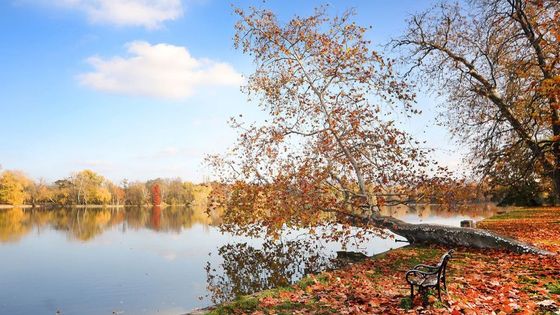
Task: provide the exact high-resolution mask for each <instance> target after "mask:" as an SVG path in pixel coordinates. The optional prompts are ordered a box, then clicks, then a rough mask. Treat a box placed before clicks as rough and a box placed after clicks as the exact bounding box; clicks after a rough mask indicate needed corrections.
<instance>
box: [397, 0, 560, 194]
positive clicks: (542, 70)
mask: <svg viewBox="0 0 560 315" xmlns="http://www.w3.org/2000/svg"><path fill="white" fill-rule="evenodd" d="M394 46H395V47H400V48H404V56H405V58H406V59H407V60H408V61H410V62H411V63H412V65H413V66H412V72H411V73H414V74H418V75H419V76H420V77H421V79H422V81H423V82H427V83H431V85H430V86H431V87H432V88H433V89H434V90H436V91H438V92H442V94H444V95H445V96H446V102H445V109H446V111H445V113H446V115H445V116H444V118H446V119H445V120H444V121H445V122H446V124H447V126H448V127H449V129H450V130H451V132H452V133H453V134H454V135H455V136H457V137H458V138H459V139H460V140H461V143H463V144H466V145H468V147H469V148H470V159H469V160H470V162H472V163H473V165H475V166H476V168H475V169H476V170H477V171H478V172H477V173H478V174H479V175H480V176H481V178H486V179H488V180H489V182H490V183H493V184H495V185H502V186H504V185H505V186H510V187H518V186H520V185H521V186H529V185H532V186H534V183H540V186H541V187H549V188H550V192H551V196H553V198H551V199H553V201H554V202H555V203H559V202H560V112H559V110H560V1H558V0H472V1H468V2H465V3H463V4H461V5H459V4H448V3H445V2H444V3H442V4H440V5H438V6H436V7H434V8H432V9H430V10H428V11H426V12H423V13H420V14H417V15H414V16H412V17H411V18H410V20H409V27H408V31H407V32H406V33H405V34H404V35H403V36H402V37H401V38H399V39H397V40H395V41H394Z"/></svg>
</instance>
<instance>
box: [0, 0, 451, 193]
mask: <svg viewBox="0 0 560 315" xmlns="http://www.w3.org/2000/svg"><path fill="white" fill-rule="evenodd" d="M321 4H328V5H329V7H330V9H329V10H330V11H329V12H330V13H331V14H337V13H342V12H343V11H345V10H346V9H348V8H354V9H355V10H356V12H357V16H356V17H355V19H356V21H357V23H359V24H362V25H372V26H373V28H372V30H371V31H370V33H368V37H369V38H371V39H372V40H373V43H374V45H375V46H376V47H377V48H379V49H381V47H383V45H384V44H385V43H387V42H388V41H389V40H390V39H391V38H393V37H396V36H399V34H401V33H402V32H403V31H404V29H405V26H406V24H405V22H404V21H405V19H406V18H407V16H409V15H410V14H412V13H415V12H418V11H421V10H424V9H426V8H428V7H430V6H431V5H432V1H430V0H424V1H417V0H401V1H394V0H363V1H348V0H347V1H281V0H268V1H262V0H260V1H256V0H255V1H220V0H1V1H0V135H1V137H0V165H1V167H2V169H16V170H22V171H23V172H25V173H26V174H28V175H29V176H30V177H32V178H35V179H38V178H44V179H46V180H48V181H54V180H56V179H60V178H64V177H67V176H69V175H70V174H71V173H72V172H75V171H78V170H82V169H92V170H94V171H96V172H99V173H101V174H102V175H104V176H106V177H107V178H109V179H111V180H113V181H116V182H120V181H121V180H122V179H125V178H126V179H129V180H147V179H150V178H157V177H181V178H183V179H185V180H190V181H194V182H200V181H202V180H203V179H204V178H206V177H207V176H208V175H209V170H208V169H206V168H205V167H204V166H203V163H202V162H203V159H204V156H205V155H206V154H213V153H220V152H225V151H227V148H228V147H230V146H231V145H232V144H233V143H234V140H235V136H236V134H235V132H233V131H232V130H231V129H230V128H229V126H228V124H227V120H228V118H229V117H231V116H234V115H238V114H243V116H244V117H247V119H249V120H250V119H251V118H252V117H258V115H259V113H258V109H257V108H256V106H255V104H254V103H250V102H248V101H247V99H246V96H245V95H243V94H242V93H241V91H240V85H241V84H243V77H244V76H247V75H249V74H250V73H251V71H252V70H253V69H254V68H253V66H252V64H251V60H250V58H249V57H248V56H245V55H243V54H242V53H241V52H240V51H236V50H235V49H234V47H233V42H232V37H233V34H234V29H233V25H234V23H235V22H236V17H235V16H234V14H233V9H232V5H233V6H235V7H241V8H247V7H249V6H257V7H265V8H269V9H272V10H273V11H274V12H276V13H277V14H278V15H279V17H280V20H281V21H288V20H289V19H290V17H292V16H294V15H300V16H304V15H309V14H311V13H312V12H313V8H315V7H317V6H319V5H321ZM436 103H437V100H436V99H435V97H433V96H432V95H430V94H428V93H424V92H422V93H420V94H419V98H418V107H419V108H420V109H422V110H423V115H422V116H421V117H416V118H413V119H411V120H406V121H403V124H404V126H405V128H406V129H407V130H408V131H409V132H411V133H413V134H414V135H416V136H417V137H418V138H420V139H424V140H427V141H428V146H430V147H432V148H435V149H437V151H436V158H437V159H438V160H440V161H441V162H442V163H443V164H445V165H448V166H450V167H451V168H457V167H458V166H457V165H459V162H460V159H461V152H460V150H457V146H456V145H454V144H453V143H452V142H451V140H450V136H449V134H448V133H447V132H446V130H445V129H444V128H443V127H438V126H436V125H435V116H436V113H437V111H438V109H437V108H436V106H435V105H436Z"/></svg>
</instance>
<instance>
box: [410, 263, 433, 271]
mask: <svg viewBox="0 0 560 315" xmlns="http://www.w3.org/2000/svg"><path fill="white" fill-rule="evenodd" d="M421 268H424V269H427V270H428V271H432V270H438V269H439V268H438V267H436V266H430V265H424V264H419V265H416V266H414V268H412V270H421Z"/></svg>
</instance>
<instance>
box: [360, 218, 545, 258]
mask: <svg viewBox="0 0 560 315" xmlns="http://www.w3.org/2000/svg"><path fill="white" fill-rule="evenodd" d="M369 220H370V222H371V221H373V222H374V224H375V225H377V226H380V227H384V228H386V229H388V230H389V231H391V232H393V233H395V234H397V235H399V236H402V237H404V238H406V239H407V240H408V242H410V243H411V244H441V245H446V246H464V247H472V248H488V249H505V250H508V251H512V252H515V253H520V254H525V253H530V254H538V255H554V253H551V252H549V251H546V250H542V249H539V248H537V247H534V246H532V245H530V244H527V243H523V242H520V241H517V240H515V239H512V238H509V237H505V236H501V235H499V234H496V233H493V232H490V231H487V230H482V229H473V228H460V227H451V226H444V225H437V224H411V223H406V222H404V221H402V220H399V219H395V218H393V217H385V216H374V217H372V218H370V219H369Z"/></svg>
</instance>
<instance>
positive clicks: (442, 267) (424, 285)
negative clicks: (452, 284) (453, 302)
mask: <svg viewBox="0 0 560 315" xmlns="http://www.w3.org/2000/svg"><path fill="white" fill-rule="evenodd" d="M453 252H454V251H453V249H451V250H449V251H448V252H447V253H445V254H443V256H441V259H440V261H439V263H438V264H437V265H436V266H430V265H424V264H419V265H416V266H414V268H412V269H411V270H409V271H407V272H406V275H405V277H406V282H408V284H410V299H411V300H414V286H417V287H418V291H419V292H420V293H425V291H426V290H427V289H429V288H436V289H437V292H438V298H439V300H440V301H441V288H440V284H441V283H443V289H444V290H445V291H447V284H446V282H445V271H446V269H447V263H448V262H449V259H451V255H452V254H453ZM434 279H435V283H434ZM428 280H431V281H429V282H426V281H428ZM423 295H424V294H423Z"/></svg>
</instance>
